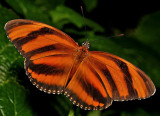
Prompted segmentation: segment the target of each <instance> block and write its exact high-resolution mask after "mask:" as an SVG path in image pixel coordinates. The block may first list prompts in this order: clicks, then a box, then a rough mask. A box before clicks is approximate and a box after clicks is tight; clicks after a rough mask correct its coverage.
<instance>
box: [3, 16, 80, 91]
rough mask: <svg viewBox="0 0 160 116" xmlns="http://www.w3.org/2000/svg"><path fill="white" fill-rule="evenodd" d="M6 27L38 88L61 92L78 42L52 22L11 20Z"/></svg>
mask: <svg viewBox="0 0 160 116" xmlns="http://www.w3.org/2000/svg"><path fill="white" fill-rule="evenodd" d="M5 30H6V33H7V35H8V38H10V40H11V42H13V43H14V45H15V47H16V48H17V49H18V51H19V52H20V53H21V54H22V55H23V57H24V58H26V60H25V69H26V72H27V74H28V75H29V77H30V80H31V81H32V82H33V84H34V85H36V87H37V88H39V89H40V90H43V91H45V92H48V93H56V92H57V93H61V92H62V91H63V88H64V86H65V82H66V81H67V74H68V73H69V71H70V68H71V66H72V62H73V60H74V59H73V54H74V53H75V51H76V49H77V47H78V44H77V43H75V42H74V41H73V40H72V39H71V38H70V37H69V36H68V35H66V34H65V33H63V32H61V31H60V30H58V29H56V28H54V27H51V26H49V25H46V24H43V23H39V22H36V21H31V20H24V19H17V20H12V21H9V22H8V23H7V24H6V25H5Z"/></svg>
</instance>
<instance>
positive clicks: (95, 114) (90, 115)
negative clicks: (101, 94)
mask: <svg viewBox="0 0 160 116" xmlns="http://www.w3.org/2000/svg"><path fill="white" fill-rule="evenodd" d="M87 116H101V111H100V110H97V111H92V112H89V113H88V115H87Z"/></svg>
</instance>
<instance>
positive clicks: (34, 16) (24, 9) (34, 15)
mask: <svg viewBox="0 0 160 116" xmlns="http://www.w3.org/2000/svg"><path fill="white" fill-rule="evenodd" d="M6 2H7V3H8V4H9V5H10V6H11V7H12V8H13V9H14V10H15V11H16V12H17V13H19V14H21V15H22V16H24V18H26V19H31V20H36V21H41V22H44V23H48V24H50V20H49V17H48V15H47V14H46V13H44V12H42V10H40V9H39V7H38V6H36V5H34V4H33V2H31V1H29V0H14V1H13V0H6Z"/></svg>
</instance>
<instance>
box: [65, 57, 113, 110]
mask: <svg viewBox="0 0 160 116" xmlns="http://www.w3.org/2000/svg"><path fill="white" fill-rule="evenodd" d="M65 94H66V96H67V97H69V99H70V100H71V101H72V102H73V103H74V104H76V105H77V106H80V107H81V108H83V109H85V110H96V109H104V108H107V107H109V106H110V105H111V103H112V100H111V98H110V96H109V95H108V93H107V90H106V88H105V85H104V83H103V82H102V79H101V77H100V76H99V75H98V73H97V72H96V71H95V70H94V68H93V67H92V66H91V64H90V62H88V58H85V59H84V60H83V61H82V63H81V64H80V65H79V67H78V69H77V70H76V72H75V74H74V75H73V77H72V79H71V81H70V82H69V84H68V85H67V87H66V90H65Z"/></svg>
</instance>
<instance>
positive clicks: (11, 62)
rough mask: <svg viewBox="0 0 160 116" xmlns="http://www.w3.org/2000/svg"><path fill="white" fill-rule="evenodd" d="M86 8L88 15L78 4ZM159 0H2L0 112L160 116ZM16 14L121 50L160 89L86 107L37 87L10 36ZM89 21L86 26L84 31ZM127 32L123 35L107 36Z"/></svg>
mask: <svg viewBox="0 0 160 116" xmlns="http://www.w3.org/2000/svg"><path fill="white" fill-rule="evenodd" d="M81 5H82V6H83V9H84V16H85V18H84V20H83V18H82V14H81V9H80V6H81ZM158 5H159V4H158V3H156V2H145V3H143V4H140V3H138V2H135V1H134V2H131V1H128V2H122V1H119V2H118V1H116V0H115V1H112V2H111V1H106V0H0V115H2V116H12V115H16V116H43V115H59V116H66V115H69V116H73V115H75V116H85V115H86V116H151V115H154V116H159V115H160V111H159V108H158V106H157V105H159V97H160V92H159V88H160V78H159V75H160V62H159V59H160V46H159V44H160V7H159V6H158ZM17 18H24V19H31V20H36V21H40V22H43V23H47V24H49V25H52V26H54V27H56V28H58V29H60V30H62V31H64V32H65V33H67V34H68V35H70V36H71V37H72V38H73V39H74V40H75V41H77V42H78V43H79V45H81V43H82V41H84V40H86V39H87V38H88V40H90V41H92V40H96V41H94V42H91V48H90V50H100V51H105V52H109V53H112V54H115V55H118V56H120V57H122V58H124V59H126V60H128V61H130V62H131V63H133V64H134V65H136V66H137V67H139V68H141V69H142V70H143V71H144V72H146V74H148V75H149V76H150V78H151V79H152V81H153V82H154V84H155V86H156V88H157V91H156V93H155V95H154V96H152V97H150V98H148V99H145V100H134V101H127V102H113V104H112V106H110V107H109V108H108V109H106V110H102V111H84V110H81V109H80V108H78V107H76V106H74V105H72V103H71V102H70V101H69V100H68V99H67V98H66V97H65V96H64V95H49V94H46V93H44V92H41V91H39V90H38V89H36V88H35V87H34V86H33V85H32V84H31V83H30V81H29V79H28V77H27V76H26V75H25V70H24V68H23V65H24V63H23V61H24V59H23V58H22V56H20V54H19V53H18V52H17V50H16V49H15V47H14V46H13V44H12V43H11V42H9V39H8V38H7V37H6V34H5V31H4V25H5V23H6V22H7V21H9V20H12V19H17ZM85 26H86V28H87V29H86V30H85ZM122 33H123V34H124V35H125V36H122V37H118V36H117V37H113V38H110V37H109V36H114V35H119V34H122Z"/></svg>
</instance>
